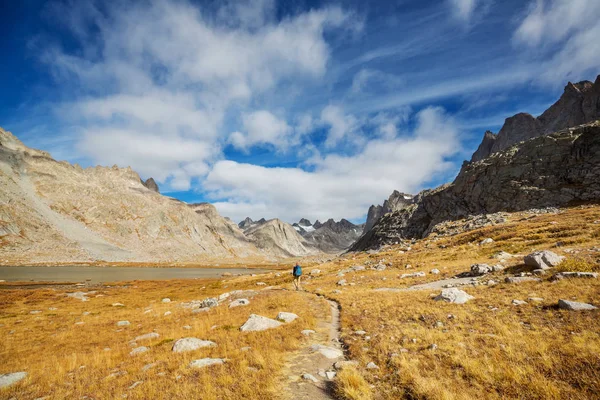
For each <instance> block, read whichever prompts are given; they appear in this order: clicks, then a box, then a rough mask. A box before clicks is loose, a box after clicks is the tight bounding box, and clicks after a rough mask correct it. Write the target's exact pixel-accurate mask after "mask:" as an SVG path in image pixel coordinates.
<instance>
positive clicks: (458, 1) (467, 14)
mask: <svg viewBox="0 0 600 400" xmlns="http://www.w3.org/2000/svg"><path fill="white" fill-rule="evenodd" d="M449 1H450V5H451V6H452V10H453V12H454V15H455V16H456V17H457V18H459V19H461V20H463V21H469V20H470V19H471V17H472V16H473V13H474V12H475V8H476V7H477V1H478V0H449Z"/></svg>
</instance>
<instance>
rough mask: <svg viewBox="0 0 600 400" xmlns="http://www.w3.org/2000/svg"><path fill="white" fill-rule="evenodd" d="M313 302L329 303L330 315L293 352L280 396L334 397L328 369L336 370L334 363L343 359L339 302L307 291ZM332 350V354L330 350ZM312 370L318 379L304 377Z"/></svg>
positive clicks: (292, 397) (318, 398) (320, 398)
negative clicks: (299, 347)
mask: <svg viewBox="0 0 600 400" xmlns="http://www.w3.org/2000/svg"><path fill="white" fill-rule="evenodd" d="M306 296H311V297H312V299H311V302H315V303H316V302H322V301H326V302H327V303H328V304H329V309H330V317H329V318H328V319H322V320H319V322H318V325H317V328H316V333H313V334H311V335H310V336H309V337H308V338H307V340H306V341H305V343H304V345H303V346H302V348H301V349H300V350H298V351H296V352H294V353H292V354H290V356H289V358H288V361H287V363H286V366H285V369H284V372H283V374H282V375H283V377H284V382H283V387H284V390H283V392H282V393H281V396H280V398H281V399H286V400H287V399H294V400H295V399H300V400H304V399H310V400H324V399H334V397H333V396H332V380H331V379H328V377H327V375H326V372H328V371H329V372H331V371H334V368H333V364H334V363H335V362H337V361H341V360H343V359H344V355H343V350H342V346H341V343H340V340H339V339H340V310H339V304H338V303H336V302H335V301H332V300H327V299H325V298H323V297H322V296H318V295H315V294H312V293H308V292H306ZM330 353H331V354H330ZM304 374H310V375H312V376H313V377H314V378H315V379H316V382H315V381H312V380H310V379H304V378H303V375H304Z"/></svg>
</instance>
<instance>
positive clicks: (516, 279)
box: [504, 276, 541, 283]
mask: <svg viewBox="0 0 600 400" xmlns="http://www.w3.org/2000/svg"><path fill="white" fill-rule="evenodd" d="M540 281H541V279H540V278H533V277H531V276H508V277H506V279H504V282H506V283H523V282H540Z"/></svg>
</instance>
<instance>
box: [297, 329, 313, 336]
mask: <svg viewBox="0 0 600 400" xmlns="http://www.w3.org/2000/svg"><path fill="white" fill-rule="evenodd" d="M300 333H301V334H303V335H304V336H310V335H312V334H313V333H315V331H313V330H312V329H304V330H303V331H301V332H300Z"/></svg>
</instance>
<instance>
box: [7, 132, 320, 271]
mask: <svg viewBox="0 0 600 400" xmlns="http://www.w3.org/2000/svg"><path fill="white" fill-rule="evenodd" d="M152 182H153V179H148V180H147V181H146V182H142V180H141V179H140V177H139V175H138V174H137V173H136V172H134V171H133V170H131V168H118V167H117V166H114V167H111V168H107V167H90V168H85V169H84V168H81V167H80V166H78V165H71V164H69V163H67V162H65V161H60V162H59V161H56V160H54V159H53V158H52V157H51V156H50V154H48V153H46V152H43V151H39V150H35V149H31V148H28V147H26V146H25V145H24V144H23V143H21V142H20V141H19V140H18V139H17V138H16V137H15V136H13V135H12V134H11V133H10V132H6V131H4V130H2V129H1V128H0V188H1V190H0V259H1V260H2V262H3V263H10V264H13V265H23V264H27V263H49V262H52V263H60V262H75V261H77V262H87V261H95V260H105V261H113V262H117V261H131V262H134V261H135V262H141V261H152V262H176V261H177V262H197V263H202V262H206V263H208V262H213V261H214V260H219V262H223V260H227V259H229V260H236V259H238V258H246V259H248V260H257V261H258V260H263V259H265V258H269V259H272V258H273V257H279V256H281V255H282V254H285V256H290V255H294V256H300V255H304V254H307V253H310V251H309V250H307V249H306V248H304V247H302V246H300V245H298V243H297V242H298V241H300V239H302V238H301V237H300V239H299V238H298V237H299V235H297V233H296V232H295V231H294V229H293V228H291V226H290V227H289V229H285V230H284V231H285V233H286V234H287V235H288V237H289V236H291V235H290V231H291V233H293V234H294V235H296V236H298V237H292V239H291V244H289V245H281V244H278V243H277V242H276V241H275V240H272V241H271V242H273V243H275V244H274V245H273V247H269V246H268V245H265V243H268V242H269V240H268V238H267V237H266V235H260V234H255V235H253V236H248V237H247V236H246V235H245V234H244V233H243V231H242V230H241V229H239V228H238V227H237V225H236V224H235V223H233V222H231V221H229V220H227V219H225V218H223V217H222V216H220V215H219V214H218V212H217V211H216V209H215V208H214V207H213V206H212V205H210V204H206V203H203V204H186V203H184V202H181V201H179V200H176V199H173V198H170V197H166V196H163V195H161V194H160V193H158V187H157V186H156V188H155V187H154V186H155V185H152ZM155 189H156V190H155ZM273 234H274V235H275V236H274V237H275V238H279V236H278V235H279V233H278V232H274V233H273ZM302 240H303V239H302ZM253 241H256V243H255V242H253ZM282 248H283V249H285V251H282V250H281V249H282Z"/></svg>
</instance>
